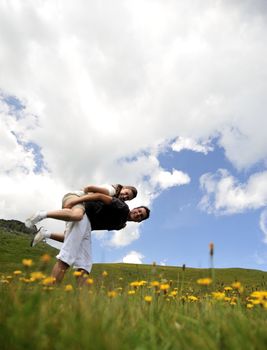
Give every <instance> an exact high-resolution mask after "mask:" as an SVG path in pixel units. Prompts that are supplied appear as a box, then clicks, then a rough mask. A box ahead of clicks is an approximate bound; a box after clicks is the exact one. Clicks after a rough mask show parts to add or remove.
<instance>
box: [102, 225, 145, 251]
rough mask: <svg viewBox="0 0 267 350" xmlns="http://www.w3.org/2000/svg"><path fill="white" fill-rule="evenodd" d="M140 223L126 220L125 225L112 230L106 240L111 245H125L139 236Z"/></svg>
mask: <svg viewBox="0 0 267 350" xmlns="http://www.w3.org/2000/svg"><path fill="white" fill-rule="evenodd" d="M139 225H140V224H136V223H131V222H128V223H127V226H126V227H125V228H124V229H122V230H119V231H113V234H112V237H111V239H110V240H109V241H107V242H106V244H107V245H110V246H112V247H125V246H127V245H129V244H131V243H132V242H133V241H135V240H137V239H138V238H139V237H140V231H139V230H140V227H139Z"/></svg>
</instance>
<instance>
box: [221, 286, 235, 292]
mask: <svg viewBox="0 0 267 350" xmlns="http://www.w3.org/2000/svg"><path fill="white" fill-rule="evenodd" d="M223 289H224V290H225V292H231V291H232V290H233V288H232V287H230V286H226V287H224V288H223Z"/></svg>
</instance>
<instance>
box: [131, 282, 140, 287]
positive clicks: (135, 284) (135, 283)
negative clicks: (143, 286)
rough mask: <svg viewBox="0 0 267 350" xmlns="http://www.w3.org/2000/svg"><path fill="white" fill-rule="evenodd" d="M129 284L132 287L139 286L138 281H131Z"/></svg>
mask: <svg viewBox="0 0 267 350" xmlns="http://www.w3.org/2000/svg"><path fill="white" fill-rule="evenodd" d="M130 286H131V287H134V288H137V287H139V282H138V281H133V282H131V283H130Z"/></svg>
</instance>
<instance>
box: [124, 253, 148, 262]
mask: <svg viewBox="0 0 267 350" xmlns="http://www.w3.org/2000/svg"><path fill="white" fill-rule="evenodd" d="M143 259H144V255H143V254H141V253H139V252H136V251H134V250H133V251H131V252H129V253H128V254H127V255H125V256H124V257H123V258H122V262H123V263H127V264H142V263H143Z"/></svg>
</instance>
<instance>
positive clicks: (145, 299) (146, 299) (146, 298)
mask: <svg viewBox="0 0 267 350" xmlns="http://www.w3.org/2000/svg"><path fill="white" fill-rule="evenodd" d="M144 301H145V302H146V303H148V304H150V303H151V302H152V296H150V295H146V296H145V297H144Z"/></svg>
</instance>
